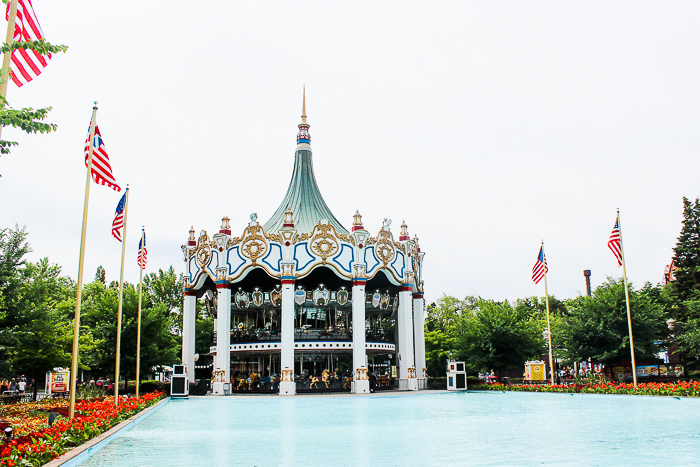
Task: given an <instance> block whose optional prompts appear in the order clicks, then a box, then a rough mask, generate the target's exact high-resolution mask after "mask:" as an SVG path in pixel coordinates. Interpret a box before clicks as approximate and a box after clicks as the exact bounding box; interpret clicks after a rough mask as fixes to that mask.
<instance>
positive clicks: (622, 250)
mask: <svg viewBox="0 0 700 467" xmlns="http://www.w3.org/2000/svg"><path fill="white" fill-rule="evenodd" d="M617 228H618V230H619V231H620V254H621V255H622V276H623V277H624V279H625V302H626V303H627V328H628V329H629V333H630V354H631V355H632V380H633V381H634V387H635V388H636V387H637V364H636V363H635V360H634V338H633V337H632V312H631V311H630V291H629V286H628V285H627V268H626V267H625V248H624V246H623V245H622V224H621V223H620V209H619V208H618V210H617Z"/></svg>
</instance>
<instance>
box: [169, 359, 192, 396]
mask: <svg viewBox="0 0 700 467" xmlns="http://www.w3.org/2000/svg"><path fill="white" fill-rule="evenodd" d="M189 394H190V385H189V383H188V382H187V372H186V370H185V365H173V377H172V379H171V380H170V397H184V398H187V397H189Z"/></svg>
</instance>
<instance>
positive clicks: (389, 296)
mask: <svg viewBox="0 0 700 467" xmlns="http://www.w3.org/2000/svg"><path fill="white" fill-rule="evenodd" d="M310 142H311V137H310V134H309V124H308V123H307V122H306V102H305V100H304V104H303V106H302V116H301V123H300V124H299V133H298V135H297V147H296V152H295V155H294V170H293V173H292V180H291V182H290V184H289V188H288V189H287V194H286V195H285V197H284V199H283V201H282V203H281V204H280V206H279V208H278V209H277V211H276V212H275V213H274V215H273V216H272V217H271V218H270V219H269V220H268V221H267V222H265V223H264V224H261V223H259V222H258V219H257V215H256V214H252V215H251V216H250V222H248V224H247V225H246V226H245V228H244V229H242V233H241V235H240V236H236V235H232V230H231V227H230V219H229V218H228V217H224V218H223V219H222V224H221V227H220V229H219V231H218V232H217V233H215V234H214V235H212V236H210V235H209V234H208V233H207V232H206V231H204V230H202V231H201V232H200V234H199V236H198V237H197V238H195V230H194V228H192V229H191V230H190V235H189V239H188V241H187V244H186V245H183V246H182V250H183V253H184V256H185V262H186V272H185V284H184V306H183V341H182V361H183V363H184V364H185V367H186V368H187V374H188V378H189V379H190V382H193V380H194V368H195V321H196V320H195V318H196V316H195V315H196V308H197V307H196V302H197V299H205V300H209V303H210V304H211V309H212V310H213V312H214V313H215V325H214V327H215V329H214V334H215V336H214V344H213V345H212V347H211V349H210V350H211V354H212V355H213V356H214V360H213V365H212V370H213V371H212V382H213V392H214V394H224V393H227V392H228V391H229V390H231V389H232V390H234V391H235V390H255V389H261V388H264V389H266V390H267V391H268V392H273V391H274V392H277V391H278V392H279V394H280V395H294V394H297V393H298V392H304V391H310V390H330V389H331V388H335V390H338V391H343V390H344V391H351V392H353V393H357V394H363V393H369V392H370V378H372V387H376V388H387V387H393V388H398V389H400V390H416V389H421V388H424V387H425V386H426V382H427V373H426V369H425V366H426V365H425V340H424V321H425V317H424V301H423V280H422V265H423V256H424V253H422V252H421V250H420V247H419V245H418V238H417V237H414V238H413V239H411V238H409V235H408V230H407V226H406V224H405V222H404V223H403V225H402V226H401V231H400V234H399V236H398V240H396V239H395V238H394V234H393V233H392V232H391V229H390V226H391V221H390V220H387V219H384V222H383V223H382V227H381V229H380V230H379V232H378V233H377V234H376V236H372V235H371V234H370V232H368V231H367V230H365V228H364V226H363V223H362V217H361V215H360V213H359V211H358V212H356V213H355V215H354V216H352V218H353V224H352V228H351V229H350V230H348V229H346V228H345V227H343V225H342V224H341V222H340V221H339V220H338V219H337V218H336V217H335V216H334V215H333V213H332V212H331V211H330V209H329V208H328V206H327V205H326V203H325V201H324V200H323V197H322V196H321V193H320V191H319V189H318V186H317V184H316V178H315V176H314V170H313V160H312V154H311V146H310ZM348 217H350V216H348ZM392 369H393V370H395V371H394V373H395V376H396V377H395V378H392Z"/></svg>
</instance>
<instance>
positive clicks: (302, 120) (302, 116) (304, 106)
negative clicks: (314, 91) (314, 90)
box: [301, 84, 306, 123]
mask: <svg viewBox="0 0 700 467" xmlns="http://www.w3.org/2000/svg"><path fill="white" fill-rule="evenodd" d="M303 96H304V97H303V98H302V104H301V123H306V84H304V94H303Z"/></svg>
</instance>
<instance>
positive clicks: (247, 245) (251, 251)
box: [241, 225, 269, 264]
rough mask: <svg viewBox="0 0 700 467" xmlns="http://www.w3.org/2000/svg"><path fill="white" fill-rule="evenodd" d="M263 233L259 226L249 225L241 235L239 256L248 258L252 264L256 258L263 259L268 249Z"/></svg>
mask: <svg viewBox="0 0 700 467" xmlns="http://www.w3.org/2000/svg"><path fill="white" fill-rule="evenodd" d="M263 233H264V231H263V230H262V227H261V226H260V225H250V226H248V227H247V228H246V229H245V232H244V233H243V241H242V243H241V254H242V255H243V256H245V257H246V258H250V260H251V261H252V262H253V264H255V262H256V261H257V260H258V258H262V257H264V256H265V254H266V253H267V250H268V249H269V247H268V244H267V240H265V236H264V235H263Z"/></svg>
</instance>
